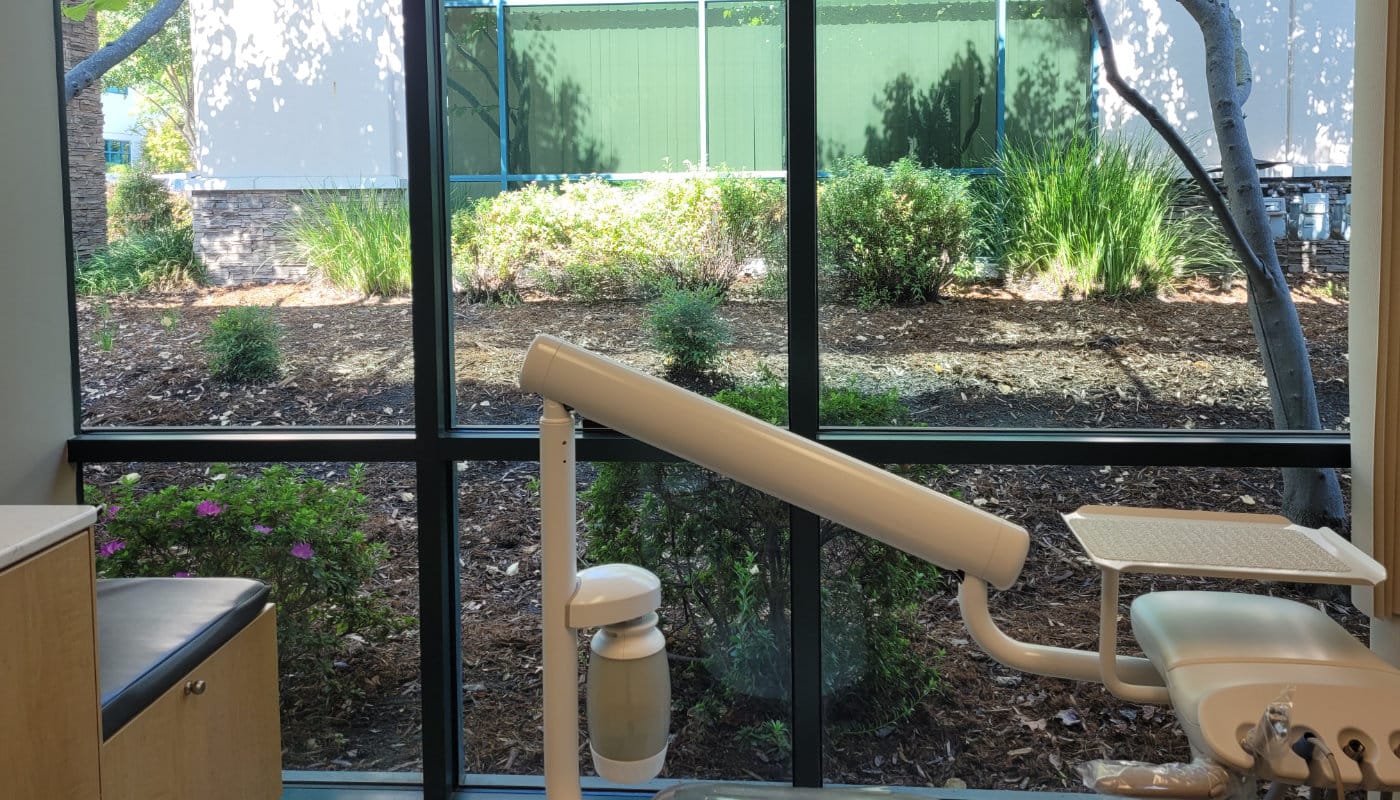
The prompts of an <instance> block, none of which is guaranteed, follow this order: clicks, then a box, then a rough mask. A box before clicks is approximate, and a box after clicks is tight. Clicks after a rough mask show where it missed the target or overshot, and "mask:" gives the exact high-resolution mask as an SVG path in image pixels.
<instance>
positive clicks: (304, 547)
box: [292, 542, 316, 558]
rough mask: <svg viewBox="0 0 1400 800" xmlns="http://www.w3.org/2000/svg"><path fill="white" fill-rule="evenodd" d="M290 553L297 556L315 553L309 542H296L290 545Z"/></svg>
mask: <svg viewBox="0 0 1400 800" xmlns="http://www.w3.org/2000/svg"><path fill="white" fill-rule="evenodd" d="M292 555H294V556H296V557H297V558H311V557H312V556H314V555H316V551H315V550H312V549H311V544H310V543H309V542H297V543H296V544H294V545H292Z"/></svg>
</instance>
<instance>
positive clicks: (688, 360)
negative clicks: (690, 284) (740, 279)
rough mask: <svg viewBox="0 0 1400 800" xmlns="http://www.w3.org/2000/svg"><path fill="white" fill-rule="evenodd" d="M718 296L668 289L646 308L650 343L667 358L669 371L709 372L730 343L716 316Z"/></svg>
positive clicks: (702, 291) (724, 325) (726, 327)
mask: <svg viewBox="0 0 1400 800" xmlns="http://www.w3.org/2000/svg"><path fill="white" fill-rule="evenodd" d="M719 302H720V300H719V295H718V294H716V293H715V291H714V290H709V289H696V290H692V289H667V290H664V291H663V292H662V294H661V297H659V298H658V299H657V300H656V301H655V302H653V303H652V304H651V305H650V306H648V307H647V312H648V316H647V328H648V329H649V330H650V331H651V338H652V343H653V344H655V345H656V348H657V349H658V350H660V351H661V352H662V353H665V354H666V358H667V361H668V362H669V367H670V369H671V370H672V371H674V372H677V373H681V374H686V375H700V374H703V373H705V372H708V371H709V370H710V369H711V368H712V367H714V365H715V362H717V361H718V360H719V354H720V348H721V347H723V346H724V345H725V344H727V343H728V342H729V341H730V333H729V324H728V323H727V322H725V321H724V320H723V319H720V317H719V314H717V313H715V311H716V309H717V308H719Z"/></svg>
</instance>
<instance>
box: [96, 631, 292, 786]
mask: <svg viewBox="0 0 1400 800" xmlns="http://www.w3.org/2000/svg"><path fill="white" fill-rule="evenodd" d="M201 681H202V682H203V683H202V684H200V683H199V682H201ZM196 689H197V691H198V693H196V691H192V690H196ZM279 741H280V732H279V726H278V708H277V635H276V621H275V612H274V610H273V608H272V607H271V606H269V607H268V608H266V609H265V610H264V611H263V612H262V613H261V614H260V615H259V616H258V618H257V619H256V620H254V621H253V622H252V623H251V624H249V625H248V626H247V627H246V628H244V629H243V630H242V631H240V632H239V633H238V634H237V635H236V636H234V637H233V638H232V639H231V640H229V641H228V643H227V644H225V645H224V646H223V647H221V648H219V650H218V651H216V652H215V653H214V654H213V655H211V656H209V658H207V659H205V660H204V662H203V663H201V664H200V665H199V666H198V667H196V668H195V669H193V670H191V671H190V672H189V673H188V674H187V675H186V676H185V677H184V678H183V679H182V680H180V681H179V682H177V683H176V684H175V686H173V687H171V688H170V689H169V690H168V691H167V692H166V693H165V694H163V695H162V696H161V697H160V698H159V699H157V700H156V701H155V702H154V703H152V704H151V705H149V706H147V707H146V709H145V710H144V711H142V712H141V713H140V714H138V715H137V716H136V717H135V718H134V719H132V720H131V722H129V723H127V724H126V725H125V726H123V727H122V728H121V730H119V731H117V732H116V733H114V734H112V737H111V738H110V739H108V740H107V742H106V743H105V744H104V745H103V746H102V800H185V798H194V797H198V798H200V799H201V800H275V799H276V798H278V797H280V796H281V793H282V783H281V780H282V773H281V769H282V767H281V763H280V761H281V757H282V748H281V746H280V744H279Z"/></svg>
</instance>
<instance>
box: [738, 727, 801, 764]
mask: <svg viewBox="0 0 1400 800" xmlns="http://www.w3.org/2000/svg"><path fill="white" fill-rule="evenodd" d="M739 741H741V742H743V743H744V744H747V745H748V746H749V747H752V748H753V749H755V750H758V751H761V752H763V753H764V755H766V756H767V757H768V759H769V760H772V761H784V760H786V759H787V757H788V756H790V755H792V734H791V733H790V732H789V731H788V726H787V723H786V722H783V721H782V720H780V719H770V720H768V721H766V722H755V723H754V724H752V725H745V726H744V727H743V728H741V729H740V730H739Z"/></svg>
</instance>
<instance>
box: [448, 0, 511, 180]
mask: <svg viewBox="0 0 1400 800" xmlns="http://www.w3.org/2000/svg"><path fill="white" fill-rule="evenodd" d="M443 16H444V19H445V24H446V27H447V31H446V42H445V43H444V48H443V49H444V52H445V54H446V58H447V69H446V73H445V76H444V79H443V83H444V84H445V88H446V93H445V94H444V95H443V112H444V116H445V117H446V123H447V172H448V173H449V174H451V175H498V174H500V171H501V128H500V120H501V118H500V106H501V104H500V91H499V90H500V74H499V70H500V59H499V50H498V47H497V42H496V9H495V8H494V7H491V6H486V7H475V8H448V9H445V10H444V12H443ZM507 63H509V62H507ZM510 79H516V80H518V79H519V75H518V74H517V73H513V72H512V73H508V76H507V80H508V81H509V80H510Z"/></svg>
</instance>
